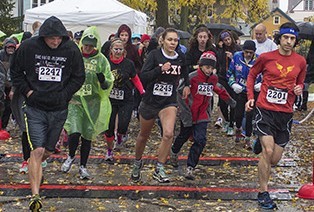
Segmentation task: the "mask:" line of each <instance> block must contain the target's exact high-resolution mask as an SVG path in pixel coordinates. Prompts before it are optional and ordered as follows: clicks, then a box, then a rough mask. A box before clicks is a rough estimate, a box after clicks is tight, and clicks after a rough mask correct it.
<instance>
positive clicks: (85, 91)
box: [78, 84, 92, 96]
mask: <svg viewBox="0 0 314 212" xmlns="http://www.w3.org/2000/svg"><path fill="white" fill-rule="evenodd" d="M78 95H80V96H90V95H92V85H91V84H84V85H82V87H81V89H80V90H79V91H78Z"/></svg>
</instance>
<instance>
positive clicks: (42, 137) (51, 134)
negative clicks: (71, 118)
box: [24, 106, 68, 152]
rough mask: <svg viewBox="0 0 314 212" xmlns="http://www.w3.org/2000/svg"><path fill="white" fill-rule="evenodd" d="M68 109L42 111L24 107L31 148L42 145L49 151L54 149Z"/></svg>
mask: <svg viewBox="0 0 314 212" xmlns="http://www.w3.org/2000/svg"><path fill="white" fill-rule="evenodd" d="M67 115H68V110H62V111H43V110H40V109H37V108H34V107H30V106H26V107H24V118H25V125H26V132H27V137H28V142H29V144H30V147H31V150H34V149H36V148H38V147H43V148H45V149H46V150H47V151H49V152H53V151H54V150H55V146H56V143H57V142H58V140H59V136H60V133H61V130H62V128H63V125H64V122H65V120H66V118H67Z"/></svg>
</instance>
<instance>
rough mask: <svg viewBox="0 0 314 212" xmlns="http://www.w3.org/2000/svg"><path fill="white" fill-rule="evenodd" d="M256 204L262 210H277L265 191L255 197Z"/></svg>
mask: <svg viewBox="0 0 314 212" xmlns="http://www.w3.org/2000/svg"><path fill="white" fill-rule="evenodd" d="M257 201H258V204H259V205H260V206H261V207H262V208H263V209H275V208H277V205H276V203H275V202H274V201H273V200H272V199H271V198H270V196H269V193H268V192H267V191H264V192H262V193H261V192H259V193H258V195H257Z"/></svg>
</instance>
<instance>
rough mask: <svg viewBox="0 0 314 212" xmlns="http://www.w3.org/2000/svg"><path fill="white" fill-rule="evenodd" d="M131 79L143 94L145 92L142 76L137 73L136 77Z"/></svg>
mask: <svg viewBox="0 0 314 212" xmlns="http://www.w3.org/2000/svg"><path fill="white" fill-rule="evenodd" d="M131 81H132V83H133V84H134V86H135V87H136V89H137V90H138V91H139V92H140V94H141V95H142V94H144V93H145V90H144V88H143V85H142V82H141V80H140V78H139V77H138V75H135V77H133V78H131Z"/></svg>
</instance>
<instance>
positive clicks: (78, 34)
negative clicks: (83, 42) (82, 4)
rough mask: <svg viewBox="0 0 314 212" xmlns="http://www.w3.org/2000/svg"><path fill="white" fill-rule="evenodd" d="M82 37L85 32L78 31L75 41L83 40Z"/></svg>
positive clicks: (75, 34)
mask: <svg viewBox="0 0 314 212" xmlns="http://www.w3.org/2000/svg"><path fill="white" fill-rule="evenodd" d="M82 35H83V30H82V31H78V32H76V33H74V39H77V40H79V39H81V38H82Z"/></svg>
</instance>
